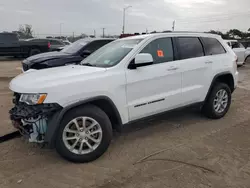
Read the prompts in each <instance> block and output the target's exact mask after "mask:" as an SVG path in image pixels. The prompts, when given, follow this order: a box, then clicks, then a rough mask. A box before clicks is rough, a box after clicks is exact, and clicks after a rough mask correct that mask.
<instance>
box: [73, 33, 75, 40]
mask: <svg viewBox="0 0 250 188" xmlns="http://www.w3.org/2000/svg"><path fill="white" fill-rule="evenodd" d="M74 40H75V32H73V41H74ZM74 42H75V41H74Z"/></svg>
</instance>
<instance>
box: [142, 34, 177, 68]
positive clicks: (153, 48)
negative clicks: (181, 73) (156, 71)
mask: <svg viewBox="0 0 250 188" xmlns="http://www.w3.org/2000/svg"><path fill="white" fill-rule="evenodd" d="M140 53H149V54H151V55H152V56H153V59H154V64H157V63H164V62H168V61H173V60H174V52H173V45H172V39H171V38H160V39H156V40H154V41H152V42H151V43H149V44H148V45H147V46H146V47H145V48H144V49H143V50H142V51H141V52H140Z"/></svg>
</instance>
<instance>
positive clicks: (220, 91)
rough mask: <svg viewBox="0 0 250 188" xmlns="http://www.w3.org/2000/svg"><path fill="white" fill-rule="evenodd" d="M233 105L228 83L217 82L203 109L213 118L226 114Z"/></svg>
mask: <svg viewBox="0 0 250 188" xmlns="http://www.w3.org/2000/svg"><path fill="white" fill-rule="evenodd" d="M230 105H231V90H230V88H229V87H228V85H227V84H224V83H215V85H214V87H213V89H212V91H211V92H210V94H209V96H208V99H207V101H206V102H205V104H204V106H203V109H202V111H203V112H204V114H205V115H206V116H207V117H209V118H212V119H220V118H222V117H224V116H225V115H226V113H227V112H228V110H229V108H230Z"/></svg>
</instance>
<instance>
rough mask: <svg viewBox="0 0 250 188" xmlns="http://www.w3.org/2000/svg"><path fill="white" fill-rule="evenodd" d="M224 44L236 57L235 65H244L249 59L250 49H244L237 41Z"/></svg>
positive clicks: (228, 41)
mask: <svg viewBox="0 0 250 188" xmlns="http://www.w3.org/2000/svg"><path fill="white" fill-rule="evenodd" d="M226 42H227V44H228V45H229V46H230V47H231V48H232V49H233V51H234V53H235V54H236V55H237V57H238V61H237V65H238V66H242V65H244V64H245V63H246V60H247V59H248V58H250V48H245V47H244V46H243V44H241V43H240V42H238V41H237V40H226Z"/></svg>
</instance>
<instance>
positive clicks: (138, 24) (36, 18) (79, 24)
mask: <svg viewBox="0 0 250 188" xmlns="http://www.w3.org/2000/svg"><path fill="white" fill-rule="evenodd" d="M127 6H132V7H131V8H129V9H127V10H126V22H125V23H126V25H125V32H126V33H135V32H139V33H141V32H145V31H146V30H148V31H149V32H151V31H154V30H156V31H163V30H171V29H172V24H173V21H174V20H175V23H176V24H175V30H182V31H183V30H184V31H208V30H211V29H213V30H220V31H223V32H225V31H227V30H229V29H232V28H236V29H240V30H243V31H247V30H248V28H250V0H0V23H1V27H0V31H13V30H17V29H18V27H19V25H20V24H30V25H32V27H33V30H34V34H35V35H36V36H39V37H42V36H44V37H45V36H47V35H60V28H61V33H62V34H63V35H72V34H73V32H74V34H75V35H78V34H80V33H86V34H88V35H90V34H93V33H94V30H95V31H96V34H97V35H101V34H102V28H105V34H110V35H114V34H120V33H121V31H122V20H123V8H124V7H127Z"/></svg>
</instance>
